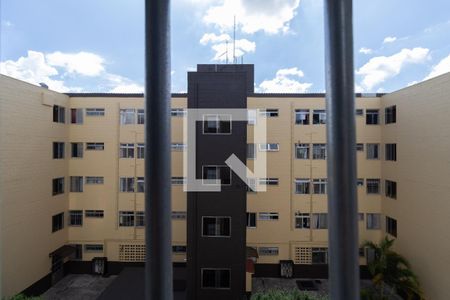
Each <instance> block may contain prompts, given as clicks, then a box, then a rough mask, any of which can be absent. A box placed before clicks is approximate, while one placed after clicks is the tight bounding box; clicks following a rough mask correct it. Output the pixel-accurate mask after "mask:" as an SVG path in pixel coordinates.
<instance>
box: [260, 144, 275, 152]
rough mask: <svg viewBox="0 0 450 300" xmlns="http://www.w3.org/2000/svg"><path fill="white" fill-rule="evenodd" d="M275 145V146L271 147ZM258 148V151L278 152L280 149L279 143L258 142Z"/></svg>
mask: <svg viewBox="0 0 450 300" xmlns="http://www.w3.org/2000/svg"><path fill="white" fill-rule="evenodd" d="M273 146H275V147H273ZM258 150H259V151H260V152H278V151H280V144H279V143H260V144H258Z"/></svg>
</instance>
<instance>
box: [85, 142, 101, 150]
mask: <svg viewBox="0 0 450 300" xmlns="http://www.w3.org/2000/svg"><path fill="white" fill-rule="evenodd" d="M103 150H105V143H95V142H92V143H86V151H103Z"/></svg>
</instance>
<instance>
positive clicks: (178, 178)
mask: <svg viewBox="0 0 450 300" xmlns="http://www.w3.org/2000/svg"><path fill="white" fill-rule="evenodd" d="M185 182H186V177H182V176H173V177H172V178H171V184H173V185H183V184H184V183H185Z"/></svg>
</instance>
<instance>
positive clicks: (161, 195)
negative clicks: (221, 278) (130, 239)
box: [145, 0, 173, 300]
mask: <svg viewBox="0 0 450 300" xmlns="http://www.w3.org/2000/svg"><path fill="white" fill-rule="evenodd" d="M170 102H171V94H170V1H169V0H146V1H145V117H146V119H145V239H146V257H147V259H146V264H145V298H146V299H148V300H149V299H151V300H169V299H170V300H171V299H173V290H172V280H173V279H172V246H171V245H172V237H171V236H172V230H171V197H170V194H171V184H170V177H171V169H170V163H171V159H170V155H171V152H170V135H171V131H170Z"/></svg>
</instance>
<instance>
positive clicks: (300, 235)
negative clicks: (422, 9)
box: [0, 74, 450, 299]
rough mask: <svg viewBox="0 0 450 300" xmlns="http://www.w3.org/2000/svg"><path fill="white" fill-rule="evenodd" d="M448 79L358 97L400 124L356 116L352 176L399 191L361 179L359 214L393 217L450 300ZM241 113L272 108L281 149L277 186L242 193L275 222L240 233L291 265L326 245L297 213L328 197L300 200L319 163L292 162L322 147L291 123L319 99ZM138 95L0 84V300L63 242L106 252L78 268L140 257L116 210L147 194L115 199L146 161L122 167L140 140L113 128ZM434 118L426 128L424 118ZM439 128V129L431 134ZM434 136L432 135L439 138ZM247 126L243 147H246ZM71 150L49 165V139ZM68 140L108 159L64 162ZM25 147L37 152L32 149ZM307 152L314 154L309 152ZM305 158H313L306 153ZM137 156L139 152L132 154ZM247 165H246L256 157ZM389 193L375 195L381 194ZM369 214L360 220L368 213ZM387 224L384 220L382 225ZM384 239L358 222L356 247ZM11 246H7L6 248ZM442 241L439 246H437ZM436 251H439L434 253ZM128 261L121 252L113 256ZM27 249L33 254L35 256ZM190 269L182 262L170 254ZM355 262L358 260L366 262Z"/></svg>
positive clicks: (271, 126) (271, 156) (175, 190)
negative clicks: (388, 189) (372, 155)
mask: <svg viewBox="0 0 450 300" xmlns="http://www.w3.org/2000/svg"><path fill="white" fill-rule="evenodd" d="M449 81H450V74H446V75H443V76H440V77H437V78H435V79H432V80H429V81H426V82H423V83H420V84H418V85H414V86H412V87H408V88H406V89H403V90H400V91H398V92H395V93H392V94H388V95H385V96H383V97H381V98H379V97H373V98H371V97H358V98H357V100H356V108H362V109H364V110H366V109H380V116H383V115H384V108H385V107H387V106H391V105H396V106H397V122H396V123H395V124H388V125H385V124H384V119H383V118H381V123H383V124H382V125H366V124H365V116H357V117H356V124H357V143H364V152H357V159H358V178H364V179H367V178H380V179H381V183H382V186H384V180H385V179H388V180H393V181H396V182H397V199H396V200H393V199H390V198H386V197H384V196H383V195H368V194H367V193H366V182H365V183H364V186H363V187H358V199H359V200H358V207H359V212H360V213H364V214H367V213H383V215H386V216H390V217H392V218H395V219H396V220H397V227H398V228H397V231H398V236H397V241H396V247H397V250H398V251H399V252H400V253H401V254H403V255H405V256H406V258H407V259H408V260H409V261H410V262H411V264H412V267H413V270H414V271H415V272H416V273H417V274H418V275H419V279H420V281H421V283H422V285H423V288H424V290H425V293H426V296H427V298H430V299H448V298H450V295H449V294H448V291H447V290H446V289H445V287H446V283H448V282H450V277H449V275H448V272H446V271H447V267H448V266H449V265H450V260H449V257H448V255H447V253H448V252H449V251H448V249H450V237H449V235H448V234H447V231H448V230H447V229H448V227H449V225H450V224H449V218H448V209H446V208H448V203H447V202H448V201H446V200H447V199H448V194H449V192H450V189H449V186H448V183H447V181H448V180H447V178H449V175H450V165H449V164H448V152H449V151H448V150H449V141H450V136H449V132H450V131H449V129H450V128H449V127H450V123H449V118H448V113H449V112H450V107H449V103H450V101H449V98H448V97H449V96H448V95H449V92H450V91H449V89H450V88H449V86H450V85H449ZM54 104H56V105H61V106H63V107H66V124H59V123H53V122H52V107H53V105H54ZM247 106H248V108H250V109H251V108H261V109H262V108H273V109H278V110H279V116H278V117H274V118H268V119H267V125H268V127H267V128H268V138H267V142H269V143H279V145H280V150H279V151H278V152H268V153H267V158H268V175H267V176H268V177H274V178H278V179H279V184H278V185H276V186H268V190H267V192H265V193H262V192H261V193H251V192H249V193H247V211H248V212H255V213H259V212H278V213H279V219H278V220H277V221H264V220H259V219H258V218H257V221H256V228H247V230H246V236H247V237H246V239H247V245H248V246H253V247H256V248H258V247H278V248H279V253H278V255H270V256H265V255H260V257H259V259H258V263H259V264H265V263H272V264H276V263H279V261H280V260H284V259H292V260H296V255H297V254H298V253H297V252H296V248H298V247H301V248H309V247H324V248H326V247H327V240H328V239H327V230H326V229H317V230H316V229H314V230H313V229H295V213H296V212H302V213H325V212H326V211H327V198H326V196H325V195H316V194H311V195H299V194H296V193H295V184H294V180H295V178H312V179H314V178H326V161H325V160H312V159H310V160H300V159H295V152H294V151H295V148H294V146H295V143H307V144H313V143H325V142H326V138H325V125H295V114H294V111H295V109H309V110H310V114H311V115H310V122H311V121H312V110H313V109H324V108H325V101H324V98H323V96H320V97H319V96H318V97H313V96H311V97H306V96H295V97H294V96H292V97H288V96H277V97H270V96H269V95H253V96H250V97H248V98H247ZM143 107H144V103H143V98H142V97H138V96H136V97H130V96H126V95H123V96H120V95H110V96H105V97H86V96H78V97H77V96H72V97H68V96H66V95H62V94H58V93H55V92H52V91H48V90H46V89H43V88H39V87H36V86H33V85H29V84H26V83H23V82H21V81H18V80H15V79H12V78H9V77H6V76H2V75H0V122H1V123H0V145H1V148H0V149H1V151H0V158H1V159H0V193H1V194H0V199H1V201H2V203H1V209H2V210H1V212H2V215H1V235H2V236H1V240H2V241H3V243H2V245H1V252H2V253H1V254H2V255H1V257H2V263H1V268H2V275H3V276H2V286H3V291H2V292H3V295H4V296H10V295H13V294H15V293H17V292H20V291H21V290H23V289H25V288H26V287H28V286H30V285H31V284H33V283H34V282H36V281H37V280H39V279H40V278H42V277H44V276H45V275H47V274H48V273H49V272H50V268H51V259H50V258H49V256H48V254H49V253H50V252H52V251H54V250H55V249H57V248H58V247H60V246H62V245H64V244H81V245H85V244H103V245H104V249H103V252H91V253H88V252H84V251H83V260H85V261H89V260H91V259H92V258H93V257H95V256H107V257H108V260H112V261H135V260H142V259H143V256H142V249H143V248H142V246H143V245H144V229H143V228H136V227H129V228H127V227H120V226H119V221H118V212H119V211H124V210H127V211H128V210H129V211H143V210H144V194H143V193H121V192H119V177H143V176H144V169H143V168H144V160H143V159H137V158H133V159H126V158H120V159H119V144H120V143H134V144H136V143H143V142H144V137H143V134H144V126H143V125H120V121H119V111H120V109H121V108H143ZM172 107H173V108H186V107H187V97H185V96H183V97H179V96H177V97H173V99H172ZM70 108H83V109H85V108H105V116H103V117H88V116H86V115H85V112H84V122H83V124H81V125H78V124H70V114H69V111H70ZM431 118H432V119H431ZM436 125H437V126H438V127H436ZM182 126H183V118H182V117H172V142H173V143H181V142H182V141H183V134H182ZM436 128H438V129H436ZM252 134H253V133H252V128H251V125H250V126H248V128H247V142H248V143H251V142H252V139H253V136H252ZM54 141H59V142H65V143H66V153H65V159H61V160H54V159H52V156H51V154H52V142H54ZM70 142H83V143H86V142H104V143H105V150H104V151H86V149H85V144H84V157H83V158H82V159H77V158H71V155H70ZM391 142H392V143H397V161H396V162H390V161H385V160H384V144H386V143H391ZM367 143H380V151H381V154H380V159H379V160H367V159H366V151H367V148H366V144H367ZM30 150H32V151H30ZM310 151H312V150H310ZM310 154H311V152H310ZM135 155H136V153H135ZM182 161H183V152H182V151H172V162H173V163H172V173H173V175H172V176H175V177H182V176H183V166H182ZM247 164H248V165H249V166H250V167H252V165H253V162H252V160H250V159H248V160H247ZM69 176H83V177H85V176H103V177H104V184H103V185H84V192H83V193H71V192H69V189H70V181H69ZM57 177H65V193H64V194H61V195H56V196H52V190H51V189H52V179H53V178H57ZM182 189H183V187H182V185H173V187H172V209H173V211H187V200H186V193H184V192H183V190H182ZM383 193H384V190H382V194H383ZM91 209H92V210H95V209H101V210H104V218H103V219H94V218H85V217H83V226H81V227H74V226H67V220H68V211H69V210H83V211H85V210H91ZM60 212H64V213H65V221H66V222H65V223H66V224H65V226H64V229H63V230H60V231H57V232H55V233H52V232H51V231H52V230H51V217H52V216H53V215H55V214H57V213H60ZM365 217H366V215H365ZM381 223H382V224H384V218H383V219H382V222H381ZM172 225H173V233H172V237H173V244H174V245H183V246H185V245H186V243H187V241H186V220H173V223H172ZM382 229H383V230H367V229H366V218H365V220H364V222H360V223H359V232H360V241H361V242H362V241H364V240H372V241H379V239H380V238H381V237H382V236H383V235H384V234H385V233H384V229H385V228H382ZM5 241H6V242H7V244H6V243H5ZM438 241H439V242H438ZM437 245H439V247H437ZM124 246H125V248H126V249H128V250H127V251H128V252H127V253H128V255H125V256H124V255H120V251H121V250H120V249H122V250H123V249H125V248H124ZM30 249H32V251H33V252H32V255H31V254H30ZM173 260H174V261H175V262H185V261H186V254H184V253H181V254H175V253H174V254H173ZM360 262H361V263H362V264H364V262H365V258H363V257H362V258H361V261H360Z"/></svg>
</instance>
